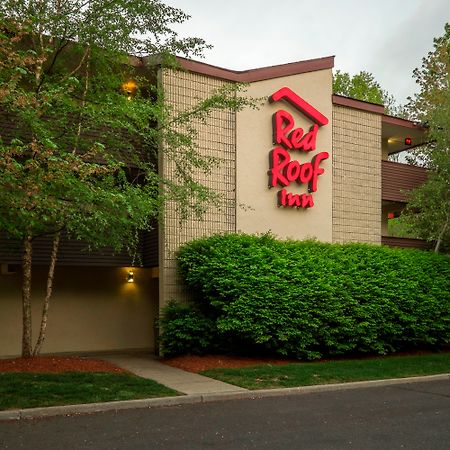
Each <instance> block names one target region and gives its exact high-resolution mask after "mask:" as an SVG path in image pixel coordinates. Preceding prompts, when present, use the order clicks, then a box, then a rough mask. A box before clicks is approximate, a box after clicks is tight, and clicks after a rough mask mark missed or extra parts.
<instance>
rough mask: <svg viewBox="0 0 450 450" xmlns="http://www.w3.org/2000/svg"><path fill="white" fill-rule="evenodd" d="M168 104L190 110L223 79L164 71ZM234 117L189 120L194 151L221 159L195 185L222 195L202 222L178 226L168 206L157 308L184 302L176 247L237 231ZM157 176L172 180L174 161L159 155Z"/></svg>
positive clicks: (173, 207)
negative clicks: (194, 133)
mask: <svg viewBox="0 0 450 450" xmlns="http://www.w3.org/2000/svg"><path fill="white" fill-rule="evenodd" d="M160 79H161V81H162V86H163V88H164V94H165V98H166V100H167V101H168V102H169V103H170V104H171V105H173V107H174V114H177V113H179V112H182V111H187V110H189V109H191V108H193V107H194V106H195V105H196V104H197V103H198V101H199V100H202V99H205V98H207V97H208V96H209V95H211V93H212V92H213V91H215V90H216V89H218V88H220V87H221V86H223V85H224V83H225V81H222V80H219V79H216V78H212V77H208V76H205V75H200V74H195V73H190V72H183V71H172V70H164V71H162V73H161V74H160ZM235 123H236V118H235V113H234V112H231V111H214V112H213V113H212V114H211V116H210V117H208V118H207V119H206V122H205V123H202V122H200V121H193V122H192V125H193V126H195V127H196V129H197V130H198V139H197V144H198V147H197V149H198V150H199V152H200V153H201V154H202V155H204V156H212V157H214V158H220V160H221V161H220V163H219V164H218V165H216V166H214V167H212V168H211V171H210V173H208V174H205V173H203V172H202V171H200V170H198V171H197V173H195V174H194V177H195V179H196V180H197V181H199V182H201V183H202V184H204V185H205V186H207V187H209V188H211V189H213V190H214V191H215V192H217V193H219V194H221V195H222V197H223V202H222V203H223V205H222V207H220V208H216V207H210V208H209V209H208V210H207V211H206V213H205V214H204V216H203V219H202V220H199V219H196V218H195V217H190V218H188V219H187V220H186V221H184V222H182V223H180V216H179V214H178V212H177V210H176V205H175V204H174V203H169V204H167V206H166V210H165V217H164V222H163V224H162V226H161V228H160V235H159V237H160V239H159V245H160V260H159V267H160V306H161V307H163V306H164V305H165V303H167V301H169V300H171V299H177V300H183V299H185V298H186V292H184V290H182V289H181V288H180V282H179V280H178V279H177V274H176V262H175V252H176V251H177V250H178V248H179V246H180V245H181V244H183V243H185V242H188V241H191V240H192V239H195V238H198V237H202V236H206V235H210V234H213V233H218V232H223V231H235V229H236V216H235V184H236V173H235V172H236V160H235V148H236V139H235ZM159 170H160V172H162V173H163V175H164V177H166V178H169V179H170V178H171V177H172V174H173V162H172V161H171V160H170V159H169V158H168V156H167V155H166V154H165V153H164V151H163V152H162V157H161V159H160V167H159Z"/></svg>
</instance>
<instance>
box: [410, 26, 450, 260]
mask: <svg viewBox="0 0 450 450" xmlns="http://www.w3.org/2000/svg"><path fill="white" fill-rule="evenodd" d="M413 76H414V78H415V80H416V83H417V84H418V85H419V92H418V93H417V94H415V95H414V97H413V98H409V103H408V105H407V109H408V112H409V114H410V116H411V117H412V118H413V119H414V120H417V121H419V122H422V123H423V124H425V125H426V127H427V131H426V132H427V137H428V139H427V140H428V142H429V144H427V145H426V146H423V147H421V148H419V149H417V150H416V153H415V155H414V156H415V159H416V160H419V161H421V162H422V164H424V165H425V166H426V167H428V168H429V170H430V171H429V177H428V181H427V182H426V183H425V184H424V185H423V186H421V187H419V188H417V189H415V190H413V191H412V192H411V194H410V198H409V203H408V206H407V208H406V209H405V210H404V212H403V213H402V215H401V220H402V221H403V222H404V223H405V224H407V225H409V226H410V227H411V229H412V230H413V231H414V232H415V233H416V234H418V235H419V236H420V237H422V238H423V239H426V240H428V241H433V242H435V246H434V250H435V251H436V252H438V251H439V249H440V248H442V247H444V248H447V250H448V249H449V247H450V24H448V23H447V24H446V25H445V30H444V34H443V35H442V36H440V37H438V38H435V39H434V41H433V49H432V50H431V51H430V52H429V53H428V55H427V56H425V57H424V58H423V59H422V65H421V67H420V68H417V69H415V70H414V73H413Z"/></svg>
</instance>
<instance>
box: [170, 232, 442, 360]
mask: <svg viewBox="0 0 450 450" xmlns="http://www.w3.org/2000/svg"><path fill="white" fill-rule="evenodd" d="M178 264H179V269H180V273H181V275H182V277H183V279H184V280H185V282H186V284H187V286H188V288H189V289H190V290H192V291H193V292H195V293H196V296H195V299H194V302H195V307H196V308H197V309H198V311H199V312H200V313H201V317H202V320H208V327H209V326H210V325H211V324H212V327H213V329H211V328H208V333H209V334H207V335H208V336H209V337H211V339H213V340H214V342H212V341H211V345H212V347H214V346H216V347H217V346H223V345H224V342H226V337H228V338H229V339H230V342H231V343H232V347H233V348H236V347H241V348H252V351H255V350H258V349H259V351H264V352H266V353H278V354H281V355H285V356H290V357H297V358H306V359H313V358H320V357H322V356H324V355H326V356H330V355H344V354H350V353H369V352H370V353H378V354H385V353H388V352H395V351H400V350H408V349H413V348H423V347H438V346H441V345H443V344H446V343H448V342H449V337H450V331H449V330H450V318H449V315H450V284H449V283H450V259H449V258H448V256H445V255H436V254H433V253H428V252H423V251H418V250H403V249H392V248H388V247H380V246H374V245H366V244H346V245H339V244H327V243H320V242H316V241H302V242H299V241H281V240H276V239H275V238H273V237H272V236H271V235H263V236H250V235H244V234H229V235H216V236H212V237H209V238H204V239H200V240H196V241H192V242H190V243H188V244H186V245H185V246H184V247H182V248H181V250H180V251H179V254H178ZM187 317H188V319H186V321H183V320H181V323H179V326H180V325H181V324H183V326H186V322H187V323H189V321H192V320H194V319H193V318H192V316H189V315H188V316H187ZM206 318H207V319H206ZM201 323H203V322H201ZM168 326H169V322H166V327H168ZM170 326H172V327H173V326H174V324H173V323H172V324H170ZM167 330H168V328H165V329H164V334H165V335H166V337H165V344H163V348H164V351H166V349H167V348H169V347H170V346H174V345H176V344H175V342H173V340H174V339H175V338H176V336H175V333H173V332H172V333H171V337H170V338H169V336H168V335H167V334H166V333H167ZM198 331H199V333H200V332H201V330H200V329H198ZM192 333H193V334H195V333H196V330H195V329H194V328H193V327H192ZM163 336H164V335H163ZM195 339H197V340H198V339H200V336H199V335H196V336H195ZM219 341H220V345H219V344H218V343H219ZM179 342H181V341H179ZM239 343H241V345H240V344H239ZM169 344H170V345H169ZM205 345H206V344H205ZM166 346H167V347H166ZM182 347H183V344H182V343H180V344H179V347H178V350H179V351H183V349H182ZM225 347H226V345H225ZM186 348H187V349H188V351H191V352H193V351H194V350H193V348H192V345H191V346H189V345H188V346H187V347H186ZM202 349H203V350H202V351H206V350H208V351H211V350H212V348H211V349H207V348H206V347H202ZM229 350H232V348H231V346H230V348H229Z"/></svg>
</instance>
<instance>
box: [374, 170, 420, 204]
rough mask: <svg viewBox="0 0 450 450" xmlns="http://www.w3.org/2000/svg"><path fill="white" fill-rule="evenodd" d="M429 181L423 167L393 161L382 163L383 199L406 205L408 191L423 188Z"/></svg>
mask: <svg viewBox="0 0 450 450" xmlns="http://www.w3.org/2000/svg"><path fill="white" fill-rule="evenodd" d="M426 180H427V171H426V169H424V168H423V167H416V166H411V165H408V164H401V163H397V162H391V161H381V198H382V199H383V200H388V201H392V202H402V203H405V202H406V201H407V200H406V193H405V192H406V191H410V190H412V189H415V188H416V187H419V186H421V185H422V184H423V183H425V181H426Z"/></svg>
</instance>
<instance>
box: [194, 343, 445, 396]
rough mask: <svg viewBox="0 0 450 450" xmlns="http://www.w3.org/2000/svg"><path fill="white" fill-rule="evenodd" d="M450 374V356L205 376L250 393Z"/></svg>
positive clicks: (253, 369) (214, 372)
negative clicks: (263, 390)
mask: <svg viewBox="0 0 450 450" xmlns="http://www.w3.org/2000/svg"><path fill="white" fill-rule="evenodd" d="M439 373H450V353H448V352H446V353H436V354H431V355H418V356H389V357H379V358H368V359H356V360H342V361H325V362H310V363H294V364H287V365H285V366H272V365H269V364H267V365H263V366H255V367H245V368H241V369H212V370H205V371H203V372H201V374H202V375H206V376H207V377H210V378H214V379H216V380H220V381H225V382H226V383H231V384H234V385H236V386H241V387H244V388H247V389H273V388H283V387H297V386H311V385H315V384H330V383H344V382H350V381H364V380H382V379H388V378H404V377H413V376H422V375H434V374H439Z"/></svg>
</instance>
